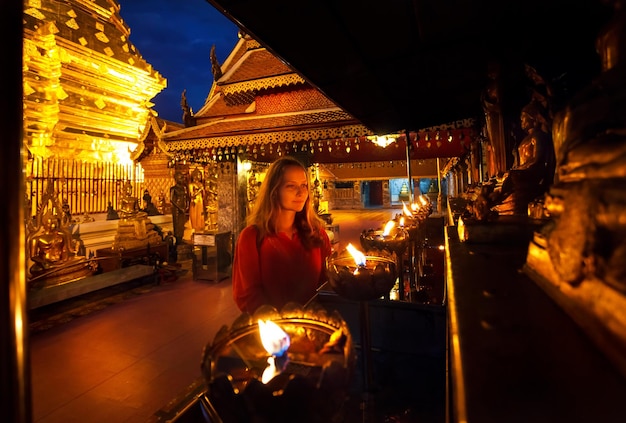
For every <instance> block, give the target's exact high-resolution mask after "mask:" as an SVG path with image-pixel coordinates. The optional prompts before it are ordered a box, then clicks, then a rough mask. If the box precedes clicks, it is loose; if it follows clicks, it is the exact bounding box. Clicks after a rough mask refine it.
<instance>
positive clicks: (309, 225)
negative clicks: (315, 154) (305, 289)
mask: <svg viewBox="0 0 626 423" xmlns="http://www.w3.org/2000/svg"><path fill="white" fill-rule="evenodd" d="M289 166H296V167H299V168H301V169H302V170H304V172H305V173H306V174H307V175H308V173H307V171H306V168H305V167H304V165H303V164H302V163H301V162H300V161H299V160H297V159H295V158H293V157H290V156H285V157H281V158H279V159H277V160H276V161H274V162H273V163H272V164H271V165H270V167H269V169H268V170H267V173H266V175H265V179H264V180H263V183H262V184H261V188H260V189H259V194H258V196H257V197H256V200H255V203H254V207H253V208H252V211H251V213H250V215H249V216H248V219H247V223H248V225H254V226H256V228H257V230H258V231H259V237H258V240H259V242H260V240H261V239H263V237H265V236H266V235H274V234H276V226H275V219H276V215H277V214H278V210H279V208H280V204H279V196H278V190H279V189H280V187H281V184H282V182H283V177H284V174H285V168H287V167H289ZM308 194H309V195H308V197H307V199H306V201H305V203H304V207H303V208H302V210H301V211H299V212H297V213H296V218H295V221H294V225H295V227H296V230H297V231H298V234H299V235H300V239H302V242H303V244H304V245H305V247H307V248H312V247H319V246H322V245H323V241H322V238H321V237H320V233H321V231H323V230H324V221H323V220H322V219H321V218H320V217H319V216H318V215H317V213H316V212H315V210H314V209H313V205H312V204H311V191H310V189H309V191H308Z"/></svg>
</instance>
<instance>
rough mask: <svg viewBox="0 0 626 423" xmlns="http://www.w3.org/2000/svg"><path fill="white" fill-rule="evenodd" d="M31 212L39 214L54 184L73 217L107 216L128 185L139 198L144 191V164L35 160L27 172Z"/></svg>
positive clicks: (115, 207)
mask: <svg viewBox="0 0 626 423" xmlns="http://www.w3.org/2000/svg"><path fill="white" fill-rule="evenodd" d="M24 177H25V181H26V187H25V194H26V199H25V201H26V207H27V211H28V210H29V209H30V212H31V215H32V216H35V215H36V214H37V209H38V207H40V206H41V204H40V203H41V201H42V200H43V198H45V197H44V193H45V192H46V190H48V189H50V187H49V184H53V189H54V192H55V195H57V196H58V200H59V204H64V203H67V204H68V205H69V209H70V212H71V214H72V215H74V216H80V215H84V214H92V213H106V211H107V208H108V206H109V203H111V205H112V206H113V208H114V209H115V210H119V204H120V201H121V199H122V197H124V196H125V195H126V193H125V192H124V184H125V182H126V181H130V182H131V185H132V186H133V193H132V195H134V196H135V197H137V198H139V199H140V206H141V197H142V195H143V192H141V193H140V192H139V191H140V186H141V185H142V184H143V180H144V173H143V168H142V167H141V165H139V164H137V165H135V164H132V163H131V164H115V163H106V162H99V163H85V162H82V161H78V160H71V159H57V158H49V159H43V158H41V157H33V158H32V159H31V160H29V161H28V163H27V165H26V169H25V175H24Z"/></svg>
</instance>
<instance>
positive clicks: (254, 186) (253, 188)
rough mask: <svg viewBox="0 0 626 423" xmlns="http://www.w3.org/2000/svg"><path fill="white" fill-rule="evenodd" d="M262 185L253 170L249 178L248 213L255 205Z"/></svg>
mask: <svg viewBox="0 0 626 423" xmlns="http://www.w3.org/2000/svg"><path fill="white" fill-rule="evenodd" d="M260 185H261V184H260V183H259V182H258V181H257V180H256V173H255V172H251V174H250V177H249V178H248V213H250V212H251V211H252V207H254V201H255V200H256V196H257V195H258V193H259V186H260Z"/></svg>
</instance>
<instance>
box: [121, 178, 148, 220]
mask: <svg viewBox="0 0 626 423" xmlns="http://www.w3.org/2000/svg"><path fill="white" fill-rule="evenodd" d="M119 216H120V218H121V219H127V220H128V219H136V218H139V217H145V216H147V213H145V212H143V211H142V210H141V209H140V208H139V199H138V198H137V197H135V196H134V195H133V186H132V184H131V183H130V181H126V183H125V184H124V196H123V197H122V202H121V208H120V212H119Z"/></svg>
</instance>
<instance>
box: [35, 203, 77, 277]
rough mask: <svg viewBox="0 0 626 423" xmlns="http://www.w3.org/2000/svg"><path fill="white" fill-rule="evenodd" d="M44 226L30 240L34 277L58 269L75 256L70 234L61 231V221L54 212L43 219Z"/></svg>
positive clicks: (48, 213) (50, 212)
mask: <svg viewBox="0 0 626 423" xmlns="http://www.w3.org/2000/svg"><path fill="white" fill-rule="evenodd" d="M41 223H42V226H41V229H40V230H39V231H37V232H36V233H34V234H33V235H32V236H31V237H30V240H29V252H30V259H31V260H32V261H33V263H34V264H33V265H32V266H31V267H30V272H31V274H32V275H38V274H41V273H42V272H45V271H47V270H50V269H52V268H54V267H58V266H60V265H63V264H64V263H66V262H67V261H68V260H69V259H70V258H71V257H73V256H74V251H73V249H72V239H71V236H70V234H69V232H66V231H63V230H62V229H61V219H60V218H59V217H58V216H56V215H55V214H54V213H53V212H52V211H49V212H47V213H46V214H45V215H44V216H43V219H42V222H41Z"/></svg>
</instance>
